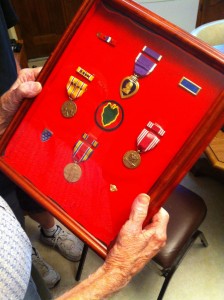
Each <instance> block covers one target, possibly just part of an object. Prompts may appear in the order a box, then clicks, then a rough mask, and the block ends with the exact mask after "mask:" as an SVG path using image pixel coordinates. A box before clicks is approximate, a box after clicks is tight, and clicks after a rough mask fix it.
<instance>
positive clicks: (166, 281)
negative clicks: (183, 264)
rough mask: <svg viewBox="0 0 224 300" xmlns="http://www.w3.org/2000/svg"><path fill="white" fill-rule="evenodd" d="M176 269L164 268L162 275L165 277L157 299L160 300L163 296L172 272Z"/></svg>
mask: <svg viewBox="0 0 224 300" xmlns="http://www.w3.org/2000/svg"><path fill="white" fill-rule="evenodd" d="M175 271H176V268H173V269H171V270H165V271H164V274H163V276H164V277H165V280H164V282H163V285H162V288H161V290H160V292H159V296H158V298H157V300H162V299H163V296H164V294H165V292H166V289H167V287H168V284H169V283H170V280H171V278H172V277H173V274H174V272H175Z"/></svg>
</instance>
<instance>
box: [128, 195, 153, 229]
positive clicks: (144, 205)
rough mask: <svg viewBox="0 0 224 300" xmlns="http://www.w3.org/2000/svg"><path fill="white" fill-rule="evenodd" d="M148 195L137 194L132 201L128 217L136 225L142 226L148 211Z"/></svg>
mask: <svg viewBox="0 0 224 300" xmlns="http://www.w3.org/2000/svg"><path fill="white" fill-rule="evenodd" d="M149 203H150V197H149V196H148V195H147V194H139V195H138V196H137V197H136V198H135V201H134V202H133V205H132V209H131V213H130V217H129V219H130V220H131V221H133V222H134V223H135V224H136V225H139V226H142V224H143V222H144V221H145V218H146V216H147V213H148V207H149Z"/></svg>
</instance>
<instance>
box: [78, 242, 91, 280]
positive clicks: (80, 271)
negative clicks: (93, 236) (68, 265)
mask: <svg viewBox="0 0 224 300" xmlns="http://www.w3.org/2000/svg"><path fill="white" fill-rule="evenodd" d="M88 249H89V246H88V245H87V244H84V246H83V250H82V255H81V258H80V262H79V266H78V270H77V272H76V276H75V280H76V281H79V280H80V278H81V275H82V270H83V267H84V263H85V261H86V256H87V252H88Z"/></svg>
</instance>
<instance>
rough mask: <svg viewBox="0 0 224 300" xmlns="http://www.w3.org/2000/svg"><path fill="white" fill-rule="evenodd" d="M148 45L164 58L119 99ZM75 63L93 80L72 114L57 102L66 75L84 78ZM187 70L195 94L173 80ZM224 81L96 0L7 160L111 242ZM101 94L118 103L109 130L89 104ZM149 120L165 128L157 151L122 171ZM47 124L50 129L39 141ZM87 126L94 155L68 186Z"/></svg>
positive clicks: (97, 101)
mask: <svg viewBox="0 0 224 300" xmlns="http://www.w3.org/2000/svg"><path fill="white" fill-rule="evenodd" d="M98 32H102V33H103V34H105V35H110V36H111V37H112V38H113V39H114V40H116V46H115V47H113V46H110V45H108V44H107V43H105V42H103V41H101V40H100V39H99V38H97V33H98ZM144 45H147V46H149V47H151V48H152V49H153V50H155V51H157V52H158V53H160V54H161V55H162V56H163V58H162V60H161V61H160V62H158V66H157V67H156V68H155V70H154V71H153V72H152V73H151V74H150V75H148V76H147V77H144V78H141V79H139V83H140V89H139V91H138V93H137V94H135V95H134V96H133V97H131V98H127V99H121V97H120V93H119V87H120V83H121V81H122V80H123V78H124V77H126V76H129V75H132V74H133V70H134V61H135V58H136V56H137V55H138V53H139V52H141V50H142V48H143V46H144ZM78 66H81V67H82V68H84V69H85V70H87V71H88V72H90V73H92V74H94V75H95V78H94V80H93V81H92V82H88V81H87V80H85V79H83V81H85V82H86V83H88V88H87V91H86V92H85V93H84V95H83V96H82V97H81V98H78V99H77V100H76V104H77V108H78V111H77V114H76V115H75V116H74V117H73V118H71V119H65V118H64V117H63V116H62V115H61V106H62V104H63V103H64V101H66V100H67V98H68V97H67V94H66V84H67V81H68V80H69V77H70V76H71V75H73V76H76V77H78V78H80V79H82V77H80V75H79V74H77V73H76V71H75V70H76V68H77V67H78ZM183 76H186V77H187V78H189V79H190V80H192V81H193V82H195V83H196V84H198V85H199V86H201V87H202V90H201V91H200V93H199V94H198V95H197V96H194V95H192V94H190V93H189V92H187V91H185V90H184V89H182V88H180V87H179V86H178V83H179V82H180V80H181V78H182V77H183ZM222 79H223V77H222V76H221V74H218V72H216V71H214V70H213V69H212V68H210V67H209V66H207V65H206V64H204V63H202V62H201V61H199V60H198V59H196V58H195V57H193V56H191V55H189V54H188V53H187V52H185V51H184V50H182V49H180V48H179V47H177V46H176V45H175V44H172V43H171V42H169V41H167V40H166V39H164V38H163V37H161V36H159V35H157V34H154V33H153V32H151V31H150V30H146V29H144V28H143V27H141V26H140V25H139V24H136V23H135V22H133V21H132V20H130V19H129V18H127V17H125V16H123V15H121V14H119V13H117V12H113V11H110V10H108V9H107V8H105V7H104V6H103V5H102V4H98V5H97V6H96V7H95V8H94V10H92V11H91V12H90V13H89V15H88V16H87V17H86V20H85V21H84V22H83V23H82V25H81V26H80V28H79V30H78V31H77V33H76V34H75V36H74V37H73V38H72V40H71V42H70V43H69V44H68V46H67V48H66V51H65V52H64V53H63V55H62V56H61V58H60V59H59V61H58V63H57V64H56V66H55V67H54V70H53V71H52V73H51V75H50V76H49V78H48V80H47V82H46V84H45V86H44V89H43V91H42V93H41V94H40V95H39V96H38V97H37V98H36V100H35V102H34V103H33V105H32V107H31V109H30V110H29V112H28V113H27V115H26V116H25V118H24V120H23V122H22V124H21V125H20V126H19V127H18V129H17V131H16V133H15V134H14V136H13V138H12V139H11V141H10V143H9V145H8V146H7V149H6V152H5V160H6V161H7V162H9V163H10V165H11V166H12V167H13V168H14V169H15V170H17V171H18V172H19V173H21V174H22V175H24V177H26V178H28V179H29V180H30V181H31V182H32V183H33V184H34V185H35V186H36V187H37V188H39V189H40V190H41V191H42V192H43V193H45V194H46V195H47V196H49V197H50V198H52V199H54V200H55V201H56V202H57V203H58V204H60V206H61V207H63V208H64V210H65V211H66V212H67V213H68V214H69V215H70V216H72V217H73V218H74V219H75V220H77V221H78V222H79V223H81V224H82V225H83V226H84V227H85V228H86V229H87V230H88V231H89V232H90V233H92V234H93V235H94V236H95V237H97V238H98V239H100V240H101V241H103V242H105V243H106V244H108V243H109V242H110V241H111V240H112V239H113V238H114V237H115V236H116V234H117V233H118V231H119V229H120V227H121V225H122V224H123V223H124V221H125V220H126V219H127V217H128V215H129V212H130V207H131V204H132V201H133V200H134V198H135V196H136V195H137V194H138V193H140V192H148V191H149V190H150V187H151V186H152V185H153V184H154V183H155V182H156V180H157V178H158V177H159V176H160V174H161V173H162V172H163V171H164V169H165V168H166V166H167V165H168V163H169V162H170V161H171V160H172V158H173V157H174V156H175V155H176V154H177V152H178V151H179V149H180V148H181V147H182V146H183V144H184V142H185V141H186V140H187V139H188V137H189V136H190V135H191V133H192V132H193V131H194V130H195V128H196V127H197V125H198V123H199V122H200V120H201V118H202V117H203V115H204V114H205V113H206V112H207V111H208V110H209V108H210V106H211V105H212V102H213V100H214V99H215V98H216V97H217V96H218V95H219V94H220V92H221V91H222V90H223V81H222ZM106 100H113V101H116V102H117V103H119V104H120V106H121V107H122V108H123V113H124V119H123V122H122V123H121V125H120V126H119V127H118V128H117V129H116V130H113V131H104V130H102V129H101V128H99V127H98V126H97V124H96V122H95V111H96V109H97V107H98V106H99V105H100V104H101V103H102V102H103V101H106ZM149 121H152V122H155V123H158V124H159V125H161V126H162V128H163V129H164V130H165V131H166V134H165V135H164V136H163V137H161V141H160V143H159V144H158V145H157V146H156V147H155V148H154V149H153V150H151V151H150V152H147V153H143V154H142V155H141V157H142V162H141V165H140V166H139V167H138V168H136V169H132V170H130V169H127V168H126V167H125V166H124V165H123V162H122V157H123V155H124V153H125V152H127V151H128V150H132V149H133V150H135V149H136V139H137V136H138V135H139V134H140V132H141V131H142V129H144V128H145V126H146V124H147V123H148V122H149ZM45 128H48V129H49V130H51V131H52V132H53V136H52V138H51V139H50V140H49V141H47V142H42V141H41V132H42V131H43V130H44V129H45ZM84 132H86V133H91V134H93V135H94V136H96V137H97V140H98V142H99V145H98V147H97V148H96V149H94V153H93V155H92V156H91V158H90V159H89V160H87V161H86V162H83V163H81V164H80V166H81V168H82V177H81V179H80V180H79V181H78V182H76V183H72V184H71V183H68V182H66V180H65V179H64V176H63V169H64V167H65V166H66V165H67V164H68V163H70V162H72V149H73V146H74V144H75V143H76V142H77V140H79V139H80V138H81V136H82V134H83V133H84ZM110 184H113V185H116V187H117V191H116V192H110Z"/></svg>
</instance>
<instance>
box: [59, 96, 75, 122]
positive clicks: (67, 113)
mask: <svg viewBox="0 0 224 300" xmlns="http://www.w3.org/2000/svg"><path fill="white" fill-rule="evenodd" d="M76 112H77V105H76V104H75V103H74V102H73V101H72V100H67V101H65V102H64V103H63V105H62V107H61V113H62V115H63V117H65V118H72V117H73V116H74V115H75V114H76Z"/></svg>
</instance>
